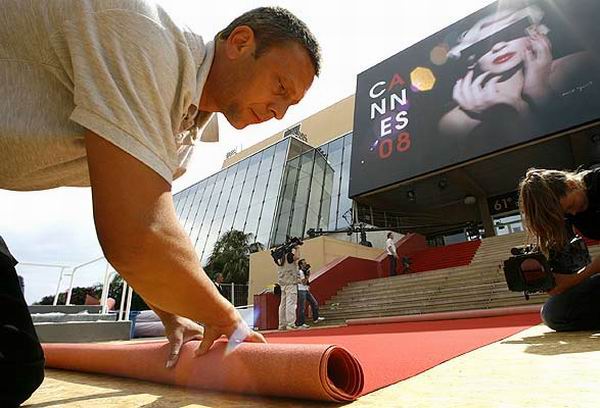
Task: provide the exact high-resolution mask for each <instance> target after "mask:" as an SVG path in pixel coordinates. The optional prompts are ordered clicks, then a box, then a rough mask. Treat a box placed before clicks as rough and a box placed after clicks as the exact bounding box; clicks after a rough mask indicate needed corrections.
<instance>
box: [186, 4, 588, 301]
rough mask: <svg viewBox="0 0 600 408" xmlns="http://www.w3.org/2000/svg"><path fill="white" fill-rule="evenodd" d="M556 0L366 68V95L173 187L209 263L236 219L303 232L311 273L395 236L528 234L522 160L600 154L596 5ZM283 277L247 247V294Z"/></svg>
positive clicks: (460, 28) (279, 235) (272, 236)
mask: <svg viewBox="0 0 600 408" xmlns="http://www.w3.org/2000/svg"><path fill="white" fill-rule="evenodd" d="M554 3H555V6H552V7H551V6H550V4H551V3H550V2H541V1H540V2H533V3H531V4H529V5H527V6H521V7H514V8H510V9H509V8H502V7H499V5H498V4H496V3H494V4H491V5H490V6H488V7H486V8H484V9H481V10H479V11H478V12H476V13H473V14H472V15H469V16H467V17H465V18H464V19H462V20H460V21H458V22H457V23H455V24H453V25H451V26H449V27H447V28H445V29H443V30H441V31H439V32H438V33H436V34H433V35H431V36H430V37H428V38H426V39H424V40H422V41H420V42H418V43H416V44H414V45H413V46H411V47H409V48H407V49H404V50H402V51H400V52H398V53H397V54H395V55H393V56H391V57H389V58H388V59H386V60H384V61H381V62H380V63H378V64H377V65H375V66H373V67H371V68H369V69H367V70H366V71H364V72H362V73H360V74H359V75H358V80H357V89H356V93H355V95H352V96H350V97H348V98H345V99H343V100H341V101H339V102H338V103H336V104H334V105H332V106H330V107H328V108H326V109H324V110H322V111H321V112H318V113H316V114H314V115H313V116H310V117H308V118H306V119H305V120H303V121H301V122H300V123H298V124H296V125H295V126H293V127H291V128H289V129H285V130H283V131H282V132H281V133H278V134H276V135H273V136H271V137H269V138H267V139H265V140H263V141H262V142H260V143H258V144H256V145H254V146H252V147H249V148H247V149H245V150H242V151H239V152H232V153H231V154H229V155H228V157H227V158H226V159H225V161H224V163H223V168H222V169H221V170H220V171H219V172H217V173H216V174H213V175H212V176H210V177H208V178H206V179H204V180H200V181H198V182H197V183H196V184H194V185H192V186H190V187H189V188H187V189H185V190H183V191H181V192H179V193H177V194H175V203H176V208H177V213H178V216H179V218H180V220H181V222H182V223H183V225H184V226H185V228H186V230H187V232H188V233H189V235H190V237H191V239H192V242H193V243H194V244H195V246H196V249H197V253H198V255H199V256H200V257H201V259H202V261H203V262H206V261H207V259H208V257H209V255H210V253H211V250H212V247H213V245H214V243H215V241H216V240H217V239H218V237H219V236H220V235H221V234H223V233H224V232H226V231H228V230H231V229H236V230H241V231H244V232H246V233H252V234H253V237H254V239H255V240H256V242H260V243H261V244H263V245H264V246H265V247H266V248H272V247H274V246H276V245H279V244H282V243H283V242H284V241H285V239H286V236H292V237H300V238H304V239H307V241H306V243H305V245H304V247H303V256H305V257H306V258H308V259H310V262H311V263H312V265H313V269H318V268H320V267H322V266H323V265H326V264H328V263H329V262H332V261H333V260H334V259H336V258H339V257H343V256H354V257H358V258H365V259H375V258H376V257H377V256H379V255H380V254H381V253H382V248H383V246H384V241H385V234H386V231H393V232H396V233H397V234H396V238H400V237H402V236H406V235H407V234H413V235H414V234H418V235H419V236H421V237H423V240H424V242H425V244H426V246H427V247H439V246H447V245H452V244H458V243H461V242H470V241H474V240H481V239H482V238H490V237H494V236H498V235H508V234H513V233H521V234H522V231H523V226H522V223H521V219H520V215H519V212H518V195H517V186H518V183H519V180H520V178H522V177H523V175H524V174H525V172H526V171H527V169H529V168H531V167H541V168H554V169H577V168H580V167H582V168H591V167H594V166H595V165H598V163H600V130H599V129H598V117H599V113H600V67H599V66H598V61H599V58H598V56H599V52H598V41H597V39H598V38H600V35H598V34H600V32H599V31H600V29H599V28H598V25H597V23H596V21H595V19H594V18H591V17H590V16H594V15H598V13H599V10H598V5H597V4H596V3H594V2H589V1H584V2H581V3H580V2H576V3H569V7H566V6H565V5H566V4H567V2H565V1H561V2H553V3H552V4H554ZM590 8H593V12H590ZM361 229H362V231H366V239H365V235H364V234H363V236H362V237H361V236H360V235H361V234H360V231H361ZM309 238H311V239H309ZM361 241H362V244H363V245H360V243H361ZM369 245H372V246H369ZM275 281H276V276H275V266H274V264H273V262H272V261H271V259H270V257H269V253H268V251H264V252H259V253H256V254H252V256H251V271H250V287H249V303H252V295H253V294H256V293H259V292H261V291H262V290H263V289H264V288H265V287H267V286H269V285H272V284H273V283H275Z"/></svg>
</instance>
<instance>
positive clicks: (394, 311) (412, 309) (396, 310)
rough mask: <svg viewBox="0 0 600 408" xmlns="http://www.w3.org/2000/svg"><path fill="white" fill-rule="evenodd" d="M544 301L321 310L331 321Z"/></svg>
mask: <svg viewBox="0 0 600 408" xmlns="http://www.w3.org/2000/svg"><path fill="white" fill-rule="evenodd" d="M544 302H545V298H543V297H534V296H532V297H531V298H530V300H529V301H527V300H525V299H524V298H523V297H522V296H521V297H519V296H517V297H507V298H504V299H490V300H485V301H465V302H452V303H436V304H414V305H408V306H404V307H388V308H374V309H368V308H363V309H355V310H343V309H340V310H335V311H328V310H323V311H322V313H321V314H322V315H323V316H324V317H325V318H326V319H327V321H328V322H329V321H333V320H335V319H350V318H358V317H376V316H383V315H386V316H390V315H391V316H395V315H398V316H405V315H412V314H423V313H436V312H443V311H455V310H471V309H491V308H497V307H508V306H522V305H527V304H542V303H544Z"/></svg>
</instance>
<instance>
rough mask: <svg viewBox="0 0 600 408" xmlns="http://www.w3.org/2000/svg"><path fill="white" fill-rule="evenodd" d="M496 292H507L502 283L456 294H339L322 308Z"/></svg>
mask: <svg viewBox="0 0 600 408" xmlns="http://www.w3.org/2000/svg"><path fill="white" fill-rule="evenodd" d="M496 292H508V289H507V287H506V285H504V284H502V283H498V284H482V285H474V286H470V287H465V288H461V290H460V292H457V290H456V288H446V287H441V288H439V289H435V290H425V291H419V292H414V293H377V294H371V295H369V294H367V295H364V296H350V295H347V294H340V295H338V296H336V297H335V298H333V299H330V300H328V301H327V302H325V304H324V306H327V305H329V304H334V303H335V304H338V305H346V304H356V303H361V304H362V303H364V302H369V303H377V302H383V303H390V302H393V301H400V300H404V299H406V300H420V299H430V298H432V297H445V298H446V297H457V296H467V295H476V294H478V293H496Z"/></svg>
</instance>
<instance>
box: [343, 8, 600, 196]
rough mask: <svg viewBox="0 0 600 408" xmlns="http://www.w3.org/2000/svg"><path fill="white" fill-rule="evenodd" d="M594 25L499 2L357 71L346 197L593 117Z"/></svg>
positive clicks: (584, 12)
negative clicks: (348, 187)
mask: <svg viewBox="0 0 600 408" xmlns="http://www.w3.org/2000/svg"><path fill="white" fill-rule="evenodd" d="M506 4H510V7H507V6H505V5H506ZM599 21H600V0H552V1H551V0H548V1H529V2H526V3H525V2H515V1H510V2H507V1H500V2H496V3H493V4H491V5H490V6H488V7H486V8H484V9H482V10H479V11H478V12H476V13H474V14H472V15H470V16H468V17H466V18H464V19H463V20H461V21H459V22H457V23H455V24H453V25H451V26H450V27H448V28H446V29H444V30H442V31H440V32H438V33H437V34H434V35H432V36H431V37H429V38H427V39H425V40H423V41H421V42H419V43H417V44H415V45H413V46H412V47H410V48H408V49H406V50H404V51H401V52H399V53H398V54H396V55H394V56H392V57H390V58H388V59H386V60H385V61H382V62H381V63H379V64H377V65H375V66H374V67H372V68H370V69H368V70H367V71H365V72H363V73H361V74H359V75H358V82H357V91H356V107H355V113H354V136H353V146H352V167H351V174H350V176H351V181H350V196H351V197H355V196H357V195H360V194H363V193H366V192H369V191H373V190H375V189H378V188H381V187H385V186H388V185H391V184H394V183H398V182H401V181H404V180H408V179H411V178H413V177H416V176H419V175H423V174H426V173H429V172H432V171H435V170H438V169H442V168H444V167H448V166H451V165H455V164H458V163H462V162H465V161H468V160H471V159H474V158H477V157H481V156H483V155H487V154H489V153H492V152H496V151H498V150H502V149H505V148H508V147H511V146H515V145H517V144H521V143H525V142H529V141H532V140H535V139H538V138H542V137H545V136H548V135H551V134H555V133H557V132H560V131H564V130H566V129H569V128H573V127H575V126H578V125H581V124H584V123H589V122H592V121H595V120H597V119H599V118H600V51H599V50H600V23H598V22H599ZM398 35H401V33H399V34H398ZM392 38H393V37H392ZM389 41H393V39H389Z"/></svg>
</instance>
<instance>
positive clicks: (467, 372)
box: [24, 325, 600, 408]
mask: <svg viewBox="0 0 600 408" xmlns="http://www.w3.org/2000/svg"><path fill="white" fill-rule="evenodd" d="M598 367H600V332H598V333H596V332H572V333H555V332H553V331H551V330H549V329H548V328H547V327H546V326H543V325H539V326H536V327H533V328H531V329H528V330H526V331H524V332H521V333H518V334H516V335H515V336H513V337H510V338H508V339H506V340H502V341H500V342H497V343H494V344H491V345H489V346H486V347H483V348H481V349H479V350H475V351H473V352H471V353H468V354H466V355H463V356H461V357H457V358H455V359H453V360H450V361H448V362H446V363H444V364H441V365H439V366H437V367H434V368H433V369H431V370H428V371H426V372H424V373H422V374H420V375H418V376H416V377H413V378H410V379H408V380H405V381H402V382H400V383H397V384H394V385H391V386H389V387H386V388H384V389H381V390H379V391H376V392H373V393H371V394H368V395H366V396H364V397H361V398H360V399H359V400H358V401H356V402H354V403H352V404H348V405H350V406H352V407H411V408H412V407H461V408H470V407H473V408H475V407H477V408H482V407H502V408H506V407H524V408H529V407H540V408H548V407H577V408H586V407H598V406H599V402H598V401H600V397H599V396H598V392H599V390H600V374H599V372H598ZM24 406H26V407H30V408H42V407H65V408H73V407H103V408H104V407H119V408H120V407H145V408H150V407H152V408H163V407H165V408H171V407H181V408H183V407H186V408H188V407H236V408H237V407H256V408H258V407H286V408H288V407H290V408H291V407H317V406H335V404H325V403H322V402H319V403H311V402H309V401H298V400H289V399H276V398H258V397H249V396H240V395H230V394H222V393H214V392H206V391H193V390H186V389H182V388H175V387H171V386H163V385H158V384H152V383H146V382H141V381H135V380H127V379H120V378H114V377H107V376H100V375H88V374H77V373H71V372H63V371H57V370H48V371H47V374H46V380H45V381H44V383H43V385H42V387H40V389H39V390H38V391H37V392H36V393H35V394H34V395H33V396H32V398H30V399H29V401H27V402H26V403H25V405H24Z"/></svg>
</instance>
